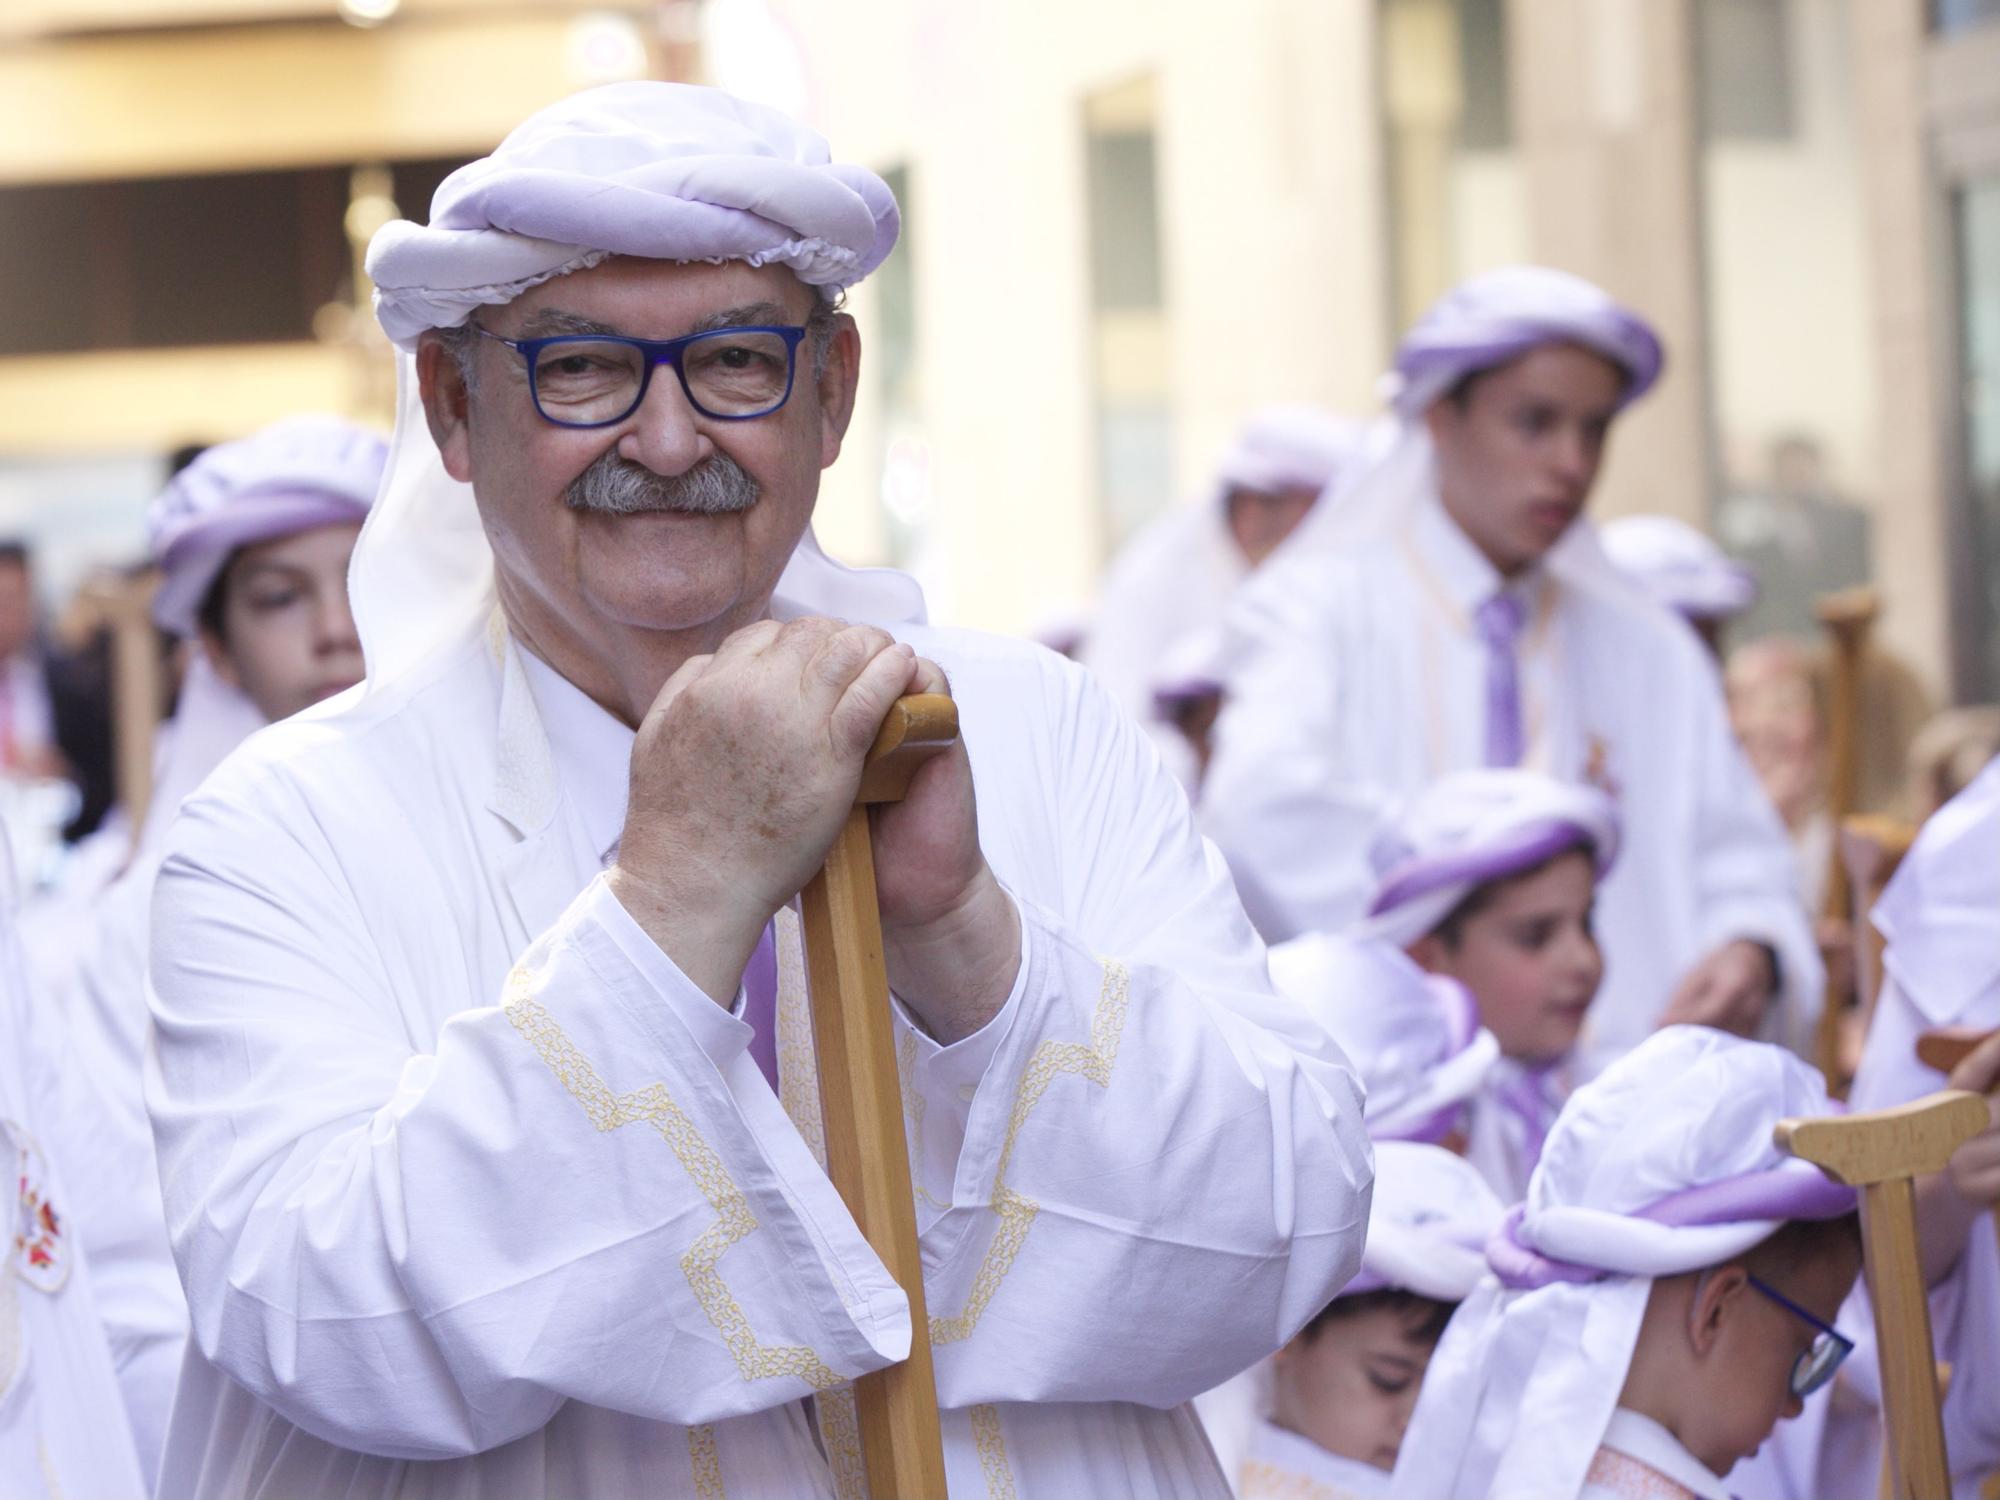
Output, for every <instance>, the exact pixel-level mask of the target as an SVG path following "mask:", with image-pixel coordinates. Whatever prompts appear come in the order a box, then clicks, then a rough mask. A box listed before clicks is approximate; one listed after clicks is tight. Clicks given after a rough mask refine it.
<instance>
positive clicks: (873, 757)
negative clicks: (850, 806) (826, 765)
mask: <svg viewBox="0 0 2000 1500" xmlns="http://www.w3.org/2000/svg"><path fill="white" fill-rule="evenodd" d="M957 739H958V705H957V704H956V703H954V702H952V701H951V699H949V698H947V697H945V696H944V694H942V693H913V694H911V695H910V696H909V697H907V698H898V699H897V700H896V702H895V703H894V704H893V705H892V706H891V707H890V709H889V713H888V717H886V718H885V719H883V721H882V728H881V732H880V733H878V734H877V735H876V736H875V743H874V745H873V746H872V747H871V748H870V749H869V751H868V758H867V760H866V761H865V762H864V763H863V769H862V772H861V789H860V792H859V793H858V795H857V796H856V797H855V801H856V802H858V803H861V804H863V805H872V804H874V803H878V802H900V801H902V800H903V795H904V793H906V792H907V791H908V790H909V787H910V778H911V777H913V776H915V775H916V774H917V768H918V767H920V766H921V765H923V763H924V762H925V761H927V760H929V759H930V758H931V757H932V756H934V755H936V754H938V753H939V752H941V751H943V750H947V749H949V748H950V747H951V745H952V744H953V742H954V741H956V740H957Z"/></svg>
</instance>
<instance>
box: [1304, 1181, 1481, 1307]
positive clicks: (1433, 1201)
mask: <svg viewBox="0 0 2000 1500" xmlns="http://www.w3.org/2000/svg"><path fill="white" fill-rule="evenodd" d="M1505 1212H1506V1210H1505V1209H1504V1208H1503V1207H1502V1206H1501V1203H1500V1200H1499V1199H1498V1198H1496V1197H1495V1196H1494V1195H1493V1189H1492V1188H1490V1187H1488V1186H1487V1185H1486V1179H1485V1178H1483V1177H1481V1176H1480V1175H1479V1169H1478V1168H1476V1167H1475V1166H1473V1165H1472V1163H1471V1162H1469V1161H1467V1160H1466V1159H1465V1158H1464V1157H1462V1156H1459V1155H1457V1154H1456V1153H1455V1152H1451V1151H1447V1150H1445V1149H1444V1148H1443V1147H1442V1146H1427V1145H1423V1144H1421V1143H1420V1142H1416V1141H1382V1142H1380V1143H1379V1144H1378V1145H1377V1146H1376V1147H1375V1199H1374V1202H1373V1203H1372V1204H1371V1205H1370V1207H1369V1210H1368V1243H1367V1245H1366V1247H1365V1248H1364V1249H1363V1250H1362V1252H1361V1274H1360V1275H1359V1276H1357V1277H1355V1278H1354V1280H1352V1281H1350V1282H1349V1283H1348V1284H1347V1285H1346V1286H1345V1287H1344V1288H1342V1290H1341V1296H1343V1297H1352V1296H1357V1295H1359V1294H1360V1293H1363V1292H1372V1291H1378V1290H1381V1289H1383V1288H1387V1287H1393V1288H1396V1289H1398V1290H1401V1291H1406V1292H1415V1293H1417V1294H1418V1295H1419V1296H1422V1297H1434V1298H1436V1299H1437V1300H1438V1301H1440V1302H1463V1301H1464V1300H1465V1299H1466V1298H1467V1297H1469V1296H1471V1295H1472V1291H1473V1288H1474V1287H1476V1286H1478V1285H1479V1282H1480V1278H1481V1277H1483V1276H1484V1275H1485V1274H1486V1242H1487V1240H1488V1239H1490V1238H1492V1236H1493V1234H1494V1232H1495V1231H1496V1230H1498V1229H1499V1227H1500V1220H1501V1218H1502V1216H1503V1215H1504V1214H1505Z"/></svg>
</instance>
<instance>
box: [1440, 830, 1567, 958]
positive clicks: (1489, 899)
mask: <svg viewBox="0 0 2000 1500" xmlns="http://www.w3.org/2000/svg"><path fill="white" fill-rule="evenodd" d="M1572 854H1581V855H1583V856H1584V857H1585V858H1586V859H1588V860H1589V861H1590V862H1591V866H1592V868H1593V869H1595V867H1596V864H1597V846H1596V845H1594V844H1593V843H1591V841H1590V840H1589V839H1578V840H1577V841H1576V842H1575V843H1574V844H1571V845H1570V846H1569V847H1568V848H1567V849H1558V850H1557V851H1556V852H1555V853H1554V854H1551V855H1550V856H1549V857H1548V858H1547V859H1544V860H1541V861H1538V862H1537V863H1535V864H1532V865H1529V866H1528V867H1527V868H1526V869H1524V870H1515V871H1514V872H1513V873H1511V874H1508V875H1501V876H1499V877H1497V878H1495V879H1493V880H1485V881H1481V882H1480V883H1479V884H1478V885H1475V886H1474V887H1473V888H1472V889H1471V890H1469V891H1467V892H1466V893H1465V898H1464V899H1463V900H1462V901H1460V902H1459V903H1458V905H1456V906H1454V907H1453V908H1452V909H1451V910H1450V911H1449V912H1447V913H1445V918H1444V920H1443V921H1442V922H1440V923H1438V924H1437V926H1436V927H1434V928H1432V929H1431V930H1432V931H1433V932H1435V933H1436V934H1437V935H1438V937H1439V938H1441V939H1442V940H1443V941H1444V945H1445V946H1446V947H1447V948H1456V947H1457V946H1458V945H1459V944H1460V943H1461V942H1463V941H1464V940H1465V924H1466V923H1467V922H1470V921H1471V920H1472V919H1473V918H1474V917H1476V916H1478V915H1479V914H1480V913H1481V912H1483V911H1484V910H1486V908H1487V907H1489V906H1491V905H1492V904H1493V903H1494V901H1495V900H1497V899H1498V898H1499V895H1500V893H1501V892H1502V891H1504V890H1505V889H1507V887H1508V886H1510V885H1513V884H1515V883H1516V882H1517V881H1522V880H1528V879H1531V878H1532V877H1534V876H1536V875H1539V874H1541V873H1542V871H1544V870H1546V869H1547V868H1548V867H1549V866H1550V865H1552V864H1554V863H1555V862H1556V861H1557V860H1559V859H1566V858H1568V857H1569V856H1570V855H1572Z"/></svg>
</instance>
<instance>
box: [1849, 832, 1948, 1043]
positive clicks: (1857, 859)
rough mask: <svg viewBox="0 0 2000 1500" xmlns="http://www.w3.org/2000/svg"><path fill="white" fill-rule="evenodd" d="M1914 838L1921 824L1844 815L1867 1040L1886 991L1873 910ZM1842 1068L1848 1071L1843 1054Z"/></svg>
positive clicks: (1862, 1028)
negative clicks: (1878, 1002) (1880, 999)
mask: <svg viewBox="0 0 2000 1500" xmlns="http://www.w3.org/2000/svg"><path fill="white" fill-rule="evenodd" d="M1916 839H1917V825H1916V824H1914V823H1905V822H1902V821H1900V820H1898V819H1896V818H1885V817H1880V816H1877V815H1875V814H1872V813H1861V814H1858V815H1856V816H1854V817H1851V818H1845V819H1842V820H1841V824H1840V832H1839V835H1838V842H1839V845H1840V863H1841V867H1842V868H1843V869H1844V870H1845V871H1846V872H1847V883H1848V889H1849V890H1850V891H1851V892H1853V896H1854V900H1853V913H1854V915H1853V924H1854V990H1855V997H1856V999H1857V1000H1858V1001H1859V1002H1860V1006H1861V1017H1860V1025H1859V1026H1857V1027H1856V1028H1855V1030H1856V1032H1857V1033H1858V1034H1859V1039H1860V1040H1861V1041H1862V1042H1864V1043H1865V1042H1866V1041H1867V1038H1868V1028H1869V1027H1870V1026H1872V1025H1874V1024H1875V1001H1876V999H1877V998H1878V997H1879V996H1880V995H1881V993H1882V934H1881V933H1879V932H1877V931H1876V930H1875V924H1874V923H1873V922H1871V921H1870V920H1869V913H1870V912H1872V911H1874V910H1875V903H1876V902H1878V901H1880V900H1881V899H1882V892H1883V891H1885V890H1886V889H1888V886H1889V881H1890V880H1891V879H1892V878H1893V877H1894V876H1895V873H1896V871H1897V869H1898V868H1899V867H1900V866H1901V865H1902V863H1903V856H1904V855H1906V854H1908V853H1909V852H1910V845H1911V844H1913V843H1915V842H1916ZM1841 1071H1842V1074H1843V1076H1845V1075H1846V1067H1845V1059H1843V1062H1842V1070H1841ZM1946 1071H1947V1072H1949V1071H1950V1070H1949V1069H1946Z"/></svg>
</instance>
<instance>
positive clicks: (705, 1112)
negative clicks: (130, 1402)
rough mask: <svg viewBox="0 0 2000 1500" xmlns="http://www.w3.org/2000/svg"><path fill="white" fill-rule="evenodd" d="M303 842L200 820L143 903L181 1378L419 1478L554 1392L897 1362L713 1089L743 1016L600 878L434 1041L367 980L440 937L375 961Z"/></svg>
mask: <svg viewBox="0 0 2000 1500" xmlns="http://www.w3.org/2000/svg"><path fill="white" fill-rule="evenodd" d="M260 790H262V791H263V792H264V793H265V794H266V795H268V796H270V797H272V798H280V797H282V795H283V793H282V791H281V790H280V789H279V788H277V787H274V786H272V785H270V784H269V783H268V782H267V783H265V785H264V786H263V787H262V788H261V789H260ZM279 830H303V831H302V832H300V833H299V834H298V835H297V836H296V837H293V836H290V835H288V834H285V833H281V832H279ZM311 834H312V829H311V825H310V823H309V821H308V820H305V819H302V818H300V817H299V816H298V815H297V810H296V809H285V810H281V809H279V808H277V807H274V806H271V805H268V804H267V805H265V806H262V807H258V806H254V805H251V804H250V800H249V799H246V798H242V797H238V798H235V799H230V800H225V799H223V798H215V797H210V798H204V799H202V800H201V801H200V802H199V803H198V804H195V805H193V806H192V808H191V811H190V812H189V814H188V815H186V816H185V817H184V818H183V820H182V823H181V825H180V828H179V830H178V832H177V834H176V837H175V841H174V843H175V847H174V852H173V853H172V854H171V855H170V857H169V858H168V860H167V863H166V866H165V868H164V869H163V871H162V874H161V878H160V882H159V889H158V895H157V904H156V908H155V923H154V930H155V933H156V934H157V938H156V946H155V955H154V970H153V978H154V987H155V992H156V1000H155V1018H156V1024H157V1027H158V1045H157V1057H158V1066H157V1071H156V1073H155V1075H154V1077H153V1078H152V1079H151V1080H150V1087H151V1102H152V1105H153V1111H154V1117H155V1122H156V1128H157V1130H158V1134H159V1140H160V1148H161V1163H162V1169H163V1170H162V1176H163V1184H164V1189H165V1196H166V1202H167V1209H168V1222H169V1227H170V1229H171V1231H172V1235H173V1239H174V1243H175V1248H176V1252H177V1254H178V1256H179V1259H180V1262H181V1265H182V1269H183V1272H184V1275H185V1277H186V1280H187V1283H188V1286H189V1290H190V1294H191V1296H190V1303H191V1312H192V1316H193V1324H194V1337H195V1339H196V1341H197V1343H198V1345H199V1347H200V1349H201V1352H202V1354H203V1355H204V1356H205V1357H206V1358H207V1359H208V1360H209V1361H211V1362H212V1363H213V1364H215V1365H216V1366H218V1367H219V1368H220V1369H222V1370H223V1371H224V1372H226V1373H227V1374H228V1375H229V1376H230V1377H231V1378H232V1379H233V1380H234V1381H236V1382H237V1383H238V1384H240V1385H242V1386H243V1387H245V1388H246V1389H247V1390H249V1391H250V1392H251V1393H252V1394H254V1395H256V1396H257V1397H259V1398H260V1399H261V1400H263V1401H265V1402H267V1403H268V1404H269V1405H270V1406H272V1407H273V1408H275V1409H276V1410H277V1411H278V1412H280V1413H281V1414H283V1415H284V1416H285V1417H287V1418H289V1419H290V1420H291V1421H293V1422H295V1423H297V1424H298V1425H299V1426H300V1427H303V1428H305V1429H307V1430H308V1431H310V1432H312V1433H314V1434H316V1435H318V1436H320V1437H322V1438H324V1439H327V1440H328V1441H332V1442H335V1443H339V1444H342V1445H343V1446H348V1447H352V1448H355V1449H358V1450H361V1451H364V1452H371V1453H377V1454H382V1455H386V1456H392V1457H444V1456H449V1455H454V1454H464V1453H471V1452H477V1451H481V1450H484V1449H487V1448H491V1447H494V1446H496V1445H498V1444H500V1443H503V1442H506V1441H508V1440H509V1439H511V1438H514V1437H518V1436H521V1435H523V1434H526V1433H528V1432H531V1431H533V1430H535V1429H536V1428H538V1427H540V1426H541V1425H543V1424H544V1423H546V1422H548V1421H549V1419H550V1418H551V1416H552V1415H553V1414H554V1413H555V1411H556V1410H557V1408H558V1407H560V1406H561V1405H562V1404H563V1403H564V1402H565V1401H566V1400H576V1401H583V1402H588V1403H590V1404H592V1405H596V1406H604V1407H610V1408H613V1409H615V1410H619V1411H625V1412H631V1413H634V1414H636V1415H641V1416H649V1417H653V1418H657V1419H659V1420H662V1421H669V1422H674V1423H679V1424H690V1423H698V1422H708V1421H713V1420H715V1419H717V1418H721V1417H728V1416H733V1415H737V1414H740V1413H744V1412H749V1411H755V1410H760V1409H764V1408H768V1407H771V1406H774V1405H777V1404H779V1403H781V1402H785V1401H790V1400H793V1399H795V1398H797V1397H799V1396H801V1395H804V1394H808V1393H810V1392H812V1391H813V1390H815V1389H818V1388H822V1387H824V1386H827V1385H831V1384H833V1383H835V1382H836V1381H838V1380H840V1379H842V1378H845V1377H850V1376H852V1375H854V1374H857V1373H859V1372H861V1371H864V1370H867V1369H872V1368H875V1367H877V1366H880V1365H882V1364H885V1363H888V1362H890V1361H892V1360H895V1359H897V1358H900V1357H902V1355H903V1354H904V1352H905V1351H906V1349H907V1342H908V1314H907V1306H906V1303H905V1301H904V1299H903V1297H902V1294H901V1292H900V1291H899V1290H898V1289H897V1288H896V1287H895V1286H894V1284H893V1283H892V1282H890V1281H889V1279H888V1278H887V1276H886V1274H885V1273H884V1272H883V1270H882V1269H881V1267H880V1264H879V1262H878V1261H877V1260H876V1259H875V1257H874V1256H873V1254H872V1253H871V1252H869V1251H868V1249H867V1247H866V1246H865V1244H864V1243H863V1242H862V1241H861V1239H860V1237H859V1235H858V1234H857V1232H856V1231H855V1229H854V1227H853V1225H852V1222H851V1221H850V1220H848V1219H847V1217H846V1215H845V1214H844V1212H842V1211H841V1210H840V1208H839V1203H838V1199H837V1198H836V1197H834V1195H833V1193H832V1190H831V1188H830V1186H829V1185H828V1184H827V1183H826V1181H825V1179H824V1178H823V1177H822V1176H821V1175H820V1174H819V1172H818V1170H817V1168H816V1167H815V1165H814V1164H813V1162H812V1161H811V1159H810V1157H809V1156H808V1155H807V1154H806V1153H805V1151H804V1149H803V1146H802V1145H801V1143H800V1142H799V1141H798V1138H797V1136H796V1134H794V1133H793V1132H792V1131H791V1129H790V1127H789V1125H788V1124H786V1123H785V1122H784V1120H783V1118H782V1115H781V1114H779V1113H778V1111H777V1106H776V1103H775V1101H774V1100H772V1099H771V1098H770V1095H769V1092H768V1090H765V1091H764V1092H763V1093H762V1095H761V1096H759V1095H758V1094H757V1091H756V1090H755V1089H751V1088H748V1087H746V1088H743V1089H742V1090H741V1091H740V1092H741V1094H742V1095H744V1096H747V1097H748V1098H749V1099H750V1101H751V1107H749V1108H748V1109H747V1110H746V1107H745V1106H744V1105H743V1104H742V1103H740V1102H739V1095H738V1093H736V1092H732V1090H731V1087H730V1085H729V1081H728V1077H727V1075H728V1074H729V1073H730V1072H731V1070H739V1071H740V1070H743V1069H749V1070H751V1071H752V1072H754V1064H752V1063H751V1062H750V1061H749V1059H748V1058H747V1057H746V1056H745V1055H744V1047H745V1043H746V1040H747V1037H748V1028H747V1027H745V1026H744V1025H743V1024H742V1023H741V1022H739V1021H736V1020H735V1019H733V1018H732V1017H730V1016H728V1015H727V1014H725V1013H724V1012H723V1011H722V1010H721V1009H720V1008H718V1007H717V1006H716V1005H715V1004H714V1003H713V1002H712V1001H710V1000H709V999H708V998H707V997H706V996H705V995H703V994H702V993H701V992H700V991H699V990H697V989H696V988H695V987H694V986H693V985H692V984H691V983H690V982H689V981H687V980H686V979H685V978H684V977H682V976H681V975H680V974H679V972H678V971H677V970H675V969H674V968H673V966H672V965H671V963H670V962H668V961H667V960H666V958H665V956H664V955H662V954H660V953H659V951H658V949H657V948H652V947H651V945H650V943H649V942H647V941H646V940H645V939H644V937H643V934H640V933H639V932H638V929H637V927H636V926H635V925H634V924H632V923H631V921H630V918H629V917H627V916H626V915H625V913H624V912H623V910H622V908H620V907H619V906H618V904H617V902H616V900H615V898H613V897H612V896H611V894H610V892H609V890H608V888H607V887H606V886H605V885H604V884H603V882H602V881H601V880H600V881H598V882H594V883H593V884H592V885H591V886H590V887H589V888H588V889H587V890H585V892H584V893H583V894H582V895H581V896H580V897H578V898H577V899H576V901H575V902H574V903H573V904H572V905H571V907H570V908H569V909H568V911H567V912H565V913H564V914H563V916H562V917H561V919H560V920H559V921H558V922H557V923H556V924H555V926H554V927H553V928H552V929H550V930H549V931H548V932H546V933H544V934H543V935H542V936H541V937H540V938H539V939H538V940H537V941H536V942H535V943H534V944H533V945H532V946H531V947H530V948H529V950H528V951H527V952H526V953H524V954H523V955H522V956H521V958H520V960H519V962H518V963H517V964H516V966H515V968H514V970H513V973H512V974H511V975H510V976H509V977H508V979H507V981H506V984H505V987H504V993H501V994H496V995H494V996H493V997H492V999H493V1002H494V1003H493V1004H491V1005H489V1006H486V1007H484V1008H480V1009H473V1010H468V1011H465V1012H463V1013H462V1014H459V1015H456V1016H454V1017H453V1018H452V1019H451V1020H449V1021H448V1022H447V1023H446V1024H445V1026H444V1027H443V1030H442V1032H441V1034H440V1035H438V1037H437V1038H436V1041H435V1045H434V1046H433V1045H431V1044H430V1039H429V1038H419V1037H412V1036H411V1035H409V1034H408V1032H407V1030H406V1028H405V1026H404V1024H403V1023H402V1021H401V1019H400V1017H401V1014H402V1012H401V1010H400V1008H399V1006H398V1005H397V1003H396V1000H395V994H394V992H395V991H396V990H397V989H398V988H399V987H403V986H419V987H420V986H423V985H424V984H425V983H426V982H427V975H426V971H427V970H429V969H431V968H432V967H433V966H445V967H450V966H453V965H455V964H458V963H460V962H462V959H461V956H460V955H459V954H458V952H457V951H456V946H455V944H454V943H452V942H451V941H450V935H449V934H440V937H441V938H442V939H444V940H443V941H440V942H439V943H438V944H437V945H436V948H435V949H434V951H431V952H426V953H389V952H383V951H380V950H379V949H378V948H377V947H376V946H375V945H374V943H373V942H372V940H371V938H370V935H369V934H368V933H367V932H366V931H365V930H363V928H362V926H361V924H360V922H359V920H358V913H357V910H356V908H355V905H354V904H353V902H352V901H351V899H350V897H349V895H348V892H347V891H346V890H345V888H344V886H345V881H344V877H343V874H342V871H341V870H340V868H339V867H338V865H337V863H336V862H335V861H333V860H332V859H331V858H330V853H331V851H330V850H329V849H328V848H326V847H325V846H323V845H316V844H314V843H313V841H312V839H311ZM635 934H637V940H636V941H635V940H634V935H635ZM648 949H650V953H651V960H650V961H645V959H644V955H645V953H646V950H648ZM635 954H637V955H639V956H640V958H641V960H642V961H636V962H635ZM458 982H459V983H461V984H462V983H463V979H462V978H460V979H459V981H458ZM725 1256H726V1259H725Z"/></svg>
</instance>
